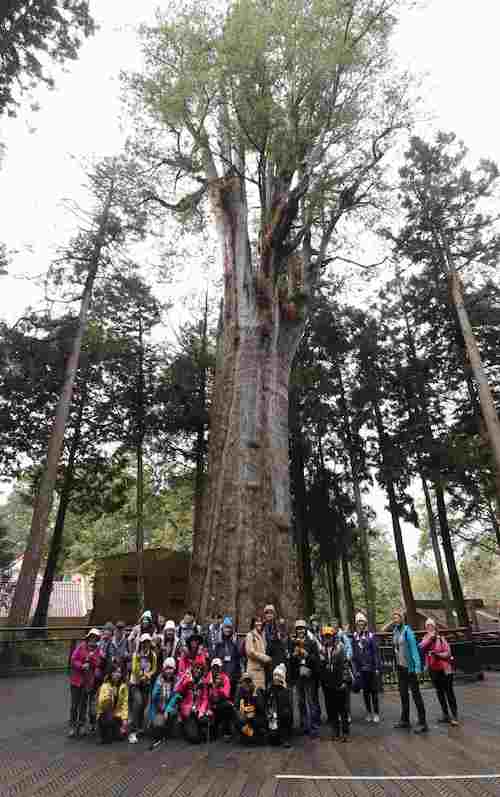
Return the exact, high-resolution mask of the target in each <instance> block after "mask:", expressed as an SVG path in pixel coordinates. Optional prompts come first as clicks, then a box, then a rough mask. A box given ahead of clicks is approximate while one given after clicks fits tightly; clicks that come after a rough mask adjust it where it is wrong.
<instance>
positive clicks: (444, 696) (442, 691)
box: [431, 670, 458, 719]
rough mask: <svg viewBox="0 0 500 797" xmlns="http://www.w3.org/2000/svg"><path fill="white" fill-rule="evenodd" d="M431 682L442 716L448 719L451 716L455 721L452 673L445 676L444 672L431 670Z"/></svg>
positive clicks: (455, 703)
mask: <svg viewBox="0 0 500 797" xmlns="http://www.w3.org/2000/svg"><path fill="white" fill-rule="evenodd" d="M431 680H432V684H433V686H434V689H435V690H436V694H437V697H438V700H439V704H440V706H441V710H442V712H443V716H444V717H449V716H450V714H451V716H452V717H453V718H454V719H456V718H457V715H458V708H457V699H456V697H455V690H454V689H453V673H450V674H449V675H447V674H446V673H444V672H433V671H432V670H431Z"/></svg>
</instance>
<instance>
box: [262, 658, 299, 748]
mask: <svg viewBox="0 0 500 797" xmlns="http://www.w3.org/2000/svg"><path fill="white" fill-rule="evenodd" d="M266 714H267V727H268V738H269V742H270V744H272V745H280V744H283V747H290V746H291V745H290V739H291V736H292V728H293V708H292V700H291V697H290V690H289V689H288V687H287V682H286V665H285V664H279V665H278V666H277V667H275V668H274V670H273V677H272V682H271V686H270V687H269V689H268V692H267V696H266Z"/></svg>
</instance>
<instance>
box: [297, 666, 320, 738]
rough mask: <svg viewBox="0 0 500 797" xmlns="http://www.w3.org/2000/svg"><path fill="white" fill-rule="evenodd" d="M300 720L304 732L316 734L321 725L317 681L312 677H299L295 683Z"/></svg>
mask: <svg viewBox="0 0 500 797" xmlns="http://www.w3.org/2000/svg"><path fill="white" fill-rule="evenodd" d="M295 691H296V695H297V702H298V704H299V711H300V722H301V725H302V729H303V731H304V733H306V734H308V733H310V734H312V735H313V736H316V735H318V734H319V729H320V726H321V708H320V705H319V695H318V682H317V681H316V680H315V679H314V678H299V680H298V681H297V683H296V684H295Z"/></svg>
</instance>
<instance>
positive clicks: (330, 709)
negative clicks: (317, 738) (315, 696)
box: [323, 686, 349, 736]
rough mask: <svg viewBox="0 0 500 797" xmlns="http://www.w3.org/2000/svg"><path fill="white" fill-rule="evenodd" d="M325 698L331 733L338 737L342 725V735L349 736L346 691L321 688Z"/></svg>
mask: <svg viewBox="0 0 500 797" xmlns="http://www.w3.org/2000/svg"><path fill="white" fill-rule="evenodd" d="M323 694H324V696H325V705H326V713H327V715H328V722H329V723H330V725H331V726H332V733H333V734H334V735H335V736H340V726H341V725H342V735H343V736H349V712H348V707H347V696H348V691H347V689H346V688H344V689H334V688H329V687H325V686H324V687H323Z"/></svg>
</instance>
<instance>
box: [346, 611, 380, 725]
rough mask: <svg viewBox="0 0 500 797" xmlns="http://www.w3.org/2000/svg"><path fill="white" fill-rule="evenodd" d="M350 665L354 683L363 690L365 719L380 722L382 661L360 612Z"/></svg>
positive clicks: (366, 622) (374, 639)
mask: <svg viewBox="0 0 500 797" xmlns="http://www.w3.org/2000/svg"><path fill="white" fill-rule="evenodd" d="M352 666H353V671H354V684H356V685H357V686H358V687H359V688H358V689H357V690H356V691H359V689H361V690H362V692H363V700H364V702H365V707H366V721H367V722H375V723H379V722H380V710H379V694H378V693H379V687H380V673H381V672H382V662H381V658H380V652H379V649H378V645H377V639H376V637H375V634H374V633H372V632H371V631H369V630H368V621H367V619H366V617H365V615H364V614H362V612H358V613H357V615H356V630H355V632H354V634H353V638H352Z"/></svg>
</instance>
